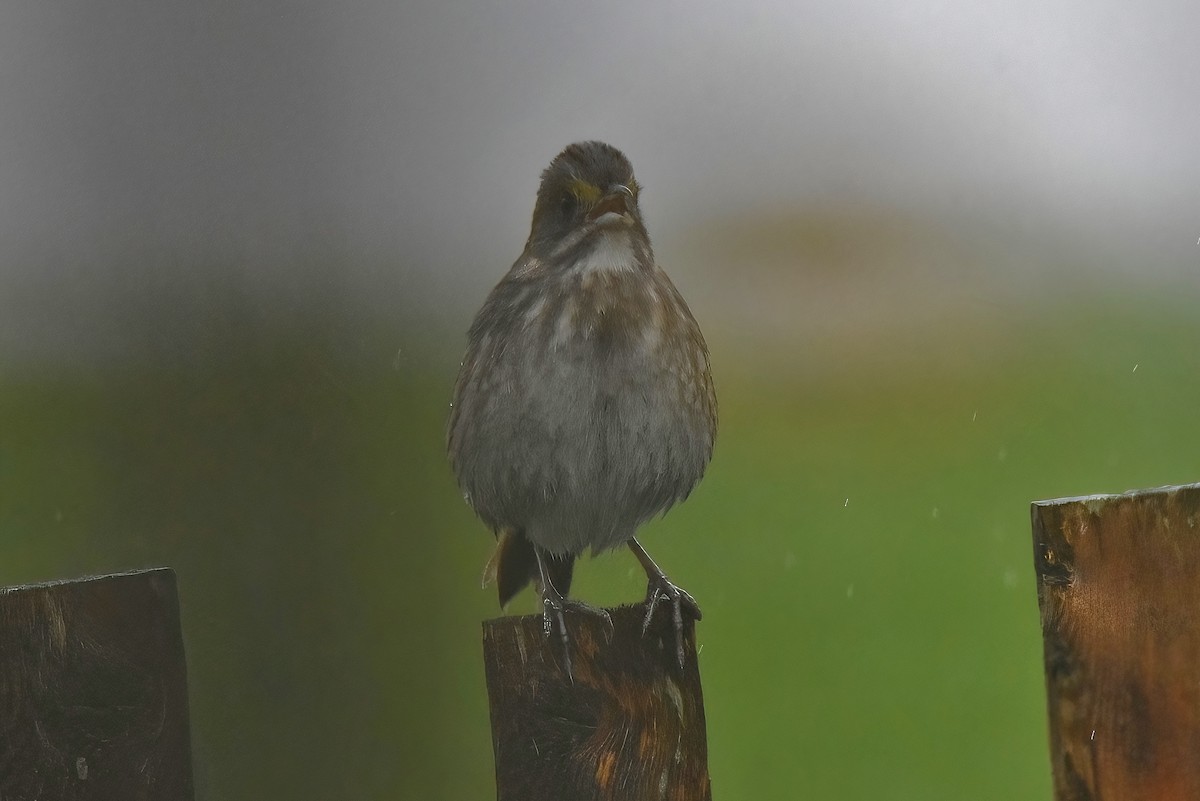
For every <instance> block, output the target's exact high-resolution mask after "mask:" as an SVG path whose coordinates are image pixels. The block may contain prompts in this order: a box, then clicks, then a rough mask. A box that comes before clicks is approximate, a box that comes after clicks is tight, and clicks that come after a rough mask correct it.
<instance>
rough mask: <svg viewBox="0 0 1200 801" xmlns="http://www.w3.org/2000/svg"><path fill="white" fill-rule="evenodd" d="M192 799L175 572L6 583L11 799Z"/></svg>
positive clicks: (0, 643)
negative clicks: (24, 584) (10, 585)
mask: <svg viewBox="0 0 1200 801" xmlns="http://www.w3.org/2000/svg"><path fill="white" fill-rule="evenodd" d="M191 798H192V774H191V753H190V742H189V733H188V706H187V672H186V669H185V666H184V658H183V640H182V637H181V633H180V627H179V601H178V597H177V594H176V587H175V573H174V571H172V570H168V569H160V570H147V571H141V572H137V573H127V574H121V575H113V576H102V577H98V578H91V579H82V580H78V581H66V582H59V583H54V584H43V585H37V586H28V587H13V588H8V589H3V590H0V799H3V801H34V799H41V800H42V801H60V800H67V801H89V800H90V799H97V801H99V800H100V799H105V800H108V799H122V801H189V800H190V799H191Z"/></svg>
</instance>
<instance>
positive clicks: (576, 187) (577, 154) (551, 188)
mask: <svg viewBox="0 0 1200 801" xmlns="http://www.w3.org/2000/svg"><path fill="white" fill-rule="evenodd" d="M640 191H641V187H640V186H639V185H638V182H637V180H636V179H635V178H634V177H633V165H631V164H630V163H629V159H627V158H625V154H624V153H622V152H621V151H620V150H617V149H616V148H615V147H613V146H612V145H608V144H605V143H604V142H578V143H576V144H573V145H569V146H568V147H567V148H566V149H564V150H563V151H562V152H561V153H559V154H558V155H557V156H556V157H555V158H554V161H552V162H550V166H549V167H547V168H546V169H545V171H544V172H543V173H542V183H541V185H540V186H539V187H538V194H537V203H536V204H535V205H534V208H533V225H532V227H531V229H530V232H529V242H528V243H527V245H526V248H527V250H528V251H529V252H530V253H533V254H535V255H538V256H540V257H542V258H550V257H556V256H563V255H567V254H568V252H583V251H586V250H587V249H588V248H590V247H592V246H593V245H594V243H595V241H596V240H598V239H599V238H601V237H602V236H604V235H609V234H614V233H618V232H622V231H624V232H626V234H627V235H628V236H630V237H631V238H632V239H634V240H637V241H640V242H644V243H645V244H646V245H648V244H649V236H648V235H647V233H646V228H645V225H644V224H643V222H642V214H641V210H640V209H639V208H638V195H639V193H640Z"/></svg>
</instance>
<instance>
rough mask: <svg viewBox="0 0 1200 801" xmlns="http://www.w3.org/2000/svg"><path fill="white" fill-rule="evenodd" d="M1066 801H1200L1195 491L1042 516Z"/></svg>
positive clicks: (1198, 507) (1056, 740) (1055, 735)
mask: <svg viewBox="0 0 1200 801" xmlns="http://www.w3.org/2000/svg"><path fill="white" fill-rule="evenodd" d="M1033 541H1034V561H1035V564H1036V568H1037V573H1038V577H1039V582H1038V603H1039V606H1040V607H1041V613H1042V632H1043V638H1044V645H1045V664H1046V694H1047V699H1048V704H1049V712H1050V757H1051V765H1052V768H1053V771H1054V787H1055V797H1056V799H1058V801H1085V800H1086V801H1101V800H1102V799H1103V800H1104V801H1108V799H1119V801H1141V800H1142V799H1145V801H1175V800H1176V799H1178V801H1195V799H1198V798H1200V484H1193V485H1189V486H1183V487H1164V488H1161V489H1155V490H1147V491H1143V492H1132V493H1128V494H1125V495H1096V496H1092V497H1087V498H1067V499H1062V500H1056V501H1045V502H1041V503H1035V504H1033Z"/></svg>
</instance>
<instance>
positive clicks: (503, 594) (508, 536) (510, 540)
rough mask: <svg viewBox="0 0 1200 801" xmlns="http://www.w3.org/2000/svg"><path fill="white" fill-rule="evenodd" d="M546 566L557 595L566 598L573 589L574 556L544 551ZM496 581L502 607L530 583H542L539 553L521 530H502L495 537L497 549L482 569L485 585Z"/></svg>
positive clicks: (543, 556) (543, 557)
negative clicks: (538, 560)
mask: <svg viewBox="0 0 1200 801" xmlns="http://www.w3.org/2000/svg"><path fill="white" fill-rule="evenodd" d="M542 559H543V560H545V563H546V572H547V573H549V576H550V583H551V584H553V585H554V589H556V590H558V594H559V595H562V596H563V597H566V595H567V592H568V591H569V590H570V589H571V576H572V574H573V573H574V570H575V557H574V556H572V555H571V554H564V555H562V556H558V555H556V554H551V553H546V552H545V551H543V552H542ZM493 581H495V582H496V588H497V589H498V590H499V593H500V607H501V608H503V607H506V606H508V602H509V601H511V600H512V599H513V596H515V595H516V594H517V593H518V592H520V591H521V590H523V589H524V588H525V585H526V584H528V583H529V582H531V581H532V582H534V583H535V584H540V582H541V573H540V571H539V570H538V563H537V554H536V553H535V551H534V545H533V543H532V542H530V541H529V540H528V539H526V537H525V532H523V531H521V530H520V529H515V528H506V529H502V530H501V531H500V533H499V534H497V535H496V550H495V551H494V552H493V553H492V558H491V559H489V560H488V563H487V566H486V567H485V568H484V569H483V586H485V587H486V586H487V585H489V584H491V583H492V582H493Z"/></svg>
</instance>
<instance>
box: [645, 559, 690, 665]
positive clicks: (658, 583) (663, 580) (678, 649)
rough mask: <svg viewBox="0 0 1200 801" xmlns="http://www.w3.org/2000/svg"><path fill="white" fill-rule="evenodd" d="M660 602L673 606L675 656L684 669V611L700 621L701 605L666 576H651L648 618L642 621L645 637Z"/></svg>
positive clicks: (647, 592)
mask: <svg viewBox="0 0 1200 801" xmlns="http://www.w3.org/2000/svg"><path fill="white" fill-rule="evenodd" d="M659 601H666V602H668V603H669V604H670V605H671V618H672V622H673V623H674V624H675V656H676V657H677V658H678V659H679V667H680V668H682V667H683V662H684V659H683V657H684V651H683V610H684V608H686V609H687V612H688V614H689V615H691V616H692V619H693V620H700V619H701V618H702V617H703V615H702V614H701V612H700V605H699V604H697V603H696V599H695V598H693V597H692V596H691V594H690V593H689V592H688V591H687V590H685V589H683V588H682V587H679V586H677V585H676V584H673V583H672V582H671V580H670V579H668V578H667V577H666V576H665V575H662V574H659V575H657V576H651V577H650V582H649V584H648V585H647V587H646V618H645V619H644V620H643V621H642V636H643V637H644V636H646V632H647V631H648V630H649V628H650V621H651V620H653V619H654V610H655V609H657V608H658V603H659Z"/></svg>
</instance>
